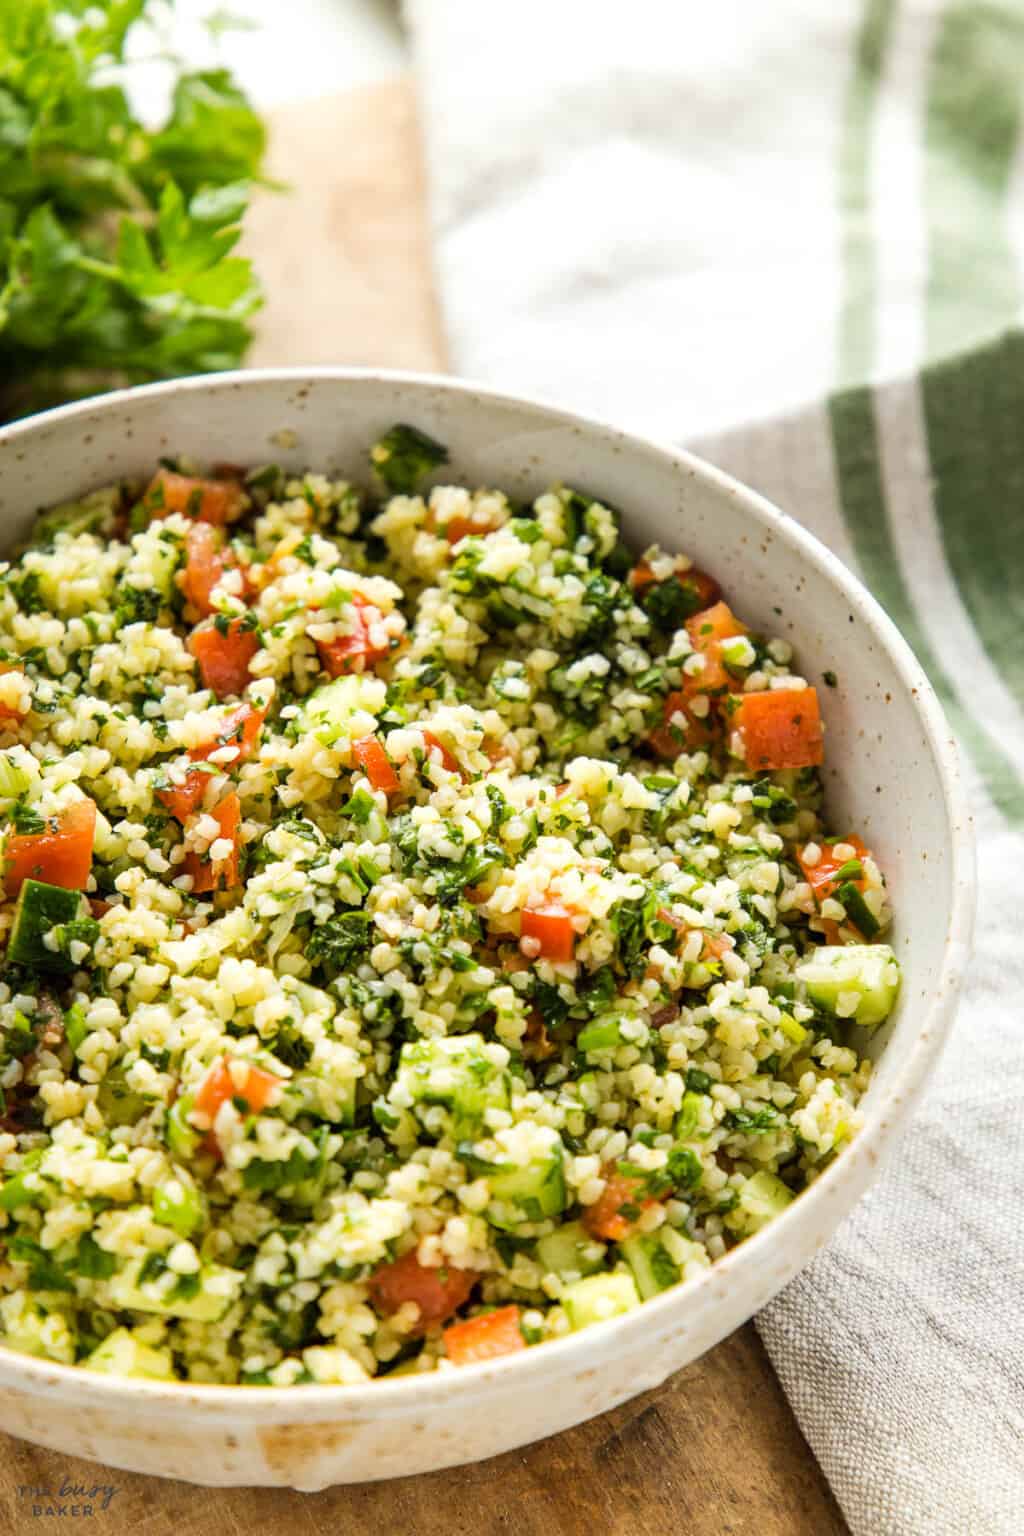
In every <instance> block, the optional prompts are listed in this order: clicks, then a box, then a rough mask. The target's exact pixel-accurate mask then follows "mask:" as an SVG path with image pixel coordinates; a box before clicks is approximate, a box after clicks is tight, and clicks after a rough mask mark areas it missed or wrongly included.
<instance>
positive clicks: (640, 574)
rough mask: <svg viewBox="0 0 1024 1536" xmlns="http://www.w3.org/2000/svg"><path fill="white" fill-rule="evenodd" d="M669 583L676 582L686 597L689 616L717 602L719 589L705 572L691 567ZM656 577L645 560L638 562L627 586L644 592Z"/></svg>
mask: <svg viewBox="0 0 1024 1536" xmlns="http://www.w3.org/2000/svg"><path fill="white" fill-rule="evenodd" d="M667 579H668V580H669V581H677V582H678V583H679V585H680V586H681V587H682V588H683V590H684V592H685V593H686V596H687V599H688V601H687V611H688V612H689V613H690V614H694V613H700V612H702V611H703V609H705V608H710V607H711V605H712V603H715V602H717V601H718V598H719V595H720V593H721V590H722V589H721V587H720V586H719V585H718V582H717V581H716V580H715V578H714V577H713V576H709V575H708V574H707V572H706V571H700V570H698V569H697V567H696V566H695V565H694V566H691V567H690V569H689V570H688V571H679V572H677V573H676V574H674V575H672V576H669V577H668V578H667ZM655 583H656V577H655V575H654V572H653V571H652V570H651V568H650V566H649V565H648V564H647V561H646V560H640V561H639V562H638V563H637V564H636V565H635V566H634V567H633V569H632V570H631V571H630V573H629V585H630V586H631V587H632V589H633V591H634V592H644V591H646V589H647V588H648V587H651V586H654V585H655Z"/></svg>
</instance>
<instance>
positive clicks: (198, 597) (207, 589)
mask: <svg viewBox="0 0 1024 1536" xmlns="http://www.w3.org/2000/svg"><path fill="white" fill-rule="evenodd" d="M228 564H229V562H228V559H227V556H226V555H225V552H224V549H223V544H222V535H221V533H220V530H219V529H217V528H215V527H214V526H213V525H212V524H211V523H195V524H194V525H193V526H192V527H191V528H190V529H189V531H188V536H187V538H186V540H185V575H184V579H183V581H182V591H183V592H184V593H185V596H186V597H187V598H188V600H189V602H190V603H191V604H192V606H193V608H195V609H196V611H197V612H198V613H199V614H201V615H202V617H203V618H204V619H205V618H208V617H209V615H210V614H211V613H212V612H213V607H212V605H211V603H210V593H211V592H212V591H213V589H214V587H215V586H216V585H217V583H218V582H219V581H220V579H221V577H222V576H223V575H224V573H225V571H227V569H228Z"/></svg>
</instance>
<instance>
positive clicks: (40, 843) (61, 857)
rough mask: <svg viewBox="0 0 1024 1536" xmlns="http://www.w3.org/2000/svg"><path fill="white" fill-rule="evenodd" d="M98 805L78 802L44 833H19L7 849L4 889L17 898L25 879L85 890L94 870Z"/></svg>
mask: <svg viewBox="0 0 1024 1536" xmlns="http://www.w3.org/2000/svg"><path fill="white" fill-rule="evenodd" d="M95 837H96V802H95V801H94V800H75V801H74V802H73V803H72V804H71V805H69V806H68V807H67V809H66V810H64V811H63V812H62V813H61V815H60V817H59V819H57V820H56V821H51V822H50V823H49V824H48V825H47V827H46V830H45V831H44V832H17V833H14V834H13V836H11V837H9V838H8V839H7V843H6V846H5V848H4V862H5V865H6V872H5V874H4V889H5V891H6V892H7V895H8V896H9V897H11V898H13V897H15V896H17V894H18V892H19V891H20V890H21V887H22V883H23V882H24V881H25V880H43V881H45V882H46V884H47V885H60V886H63V887H64V889H65V890H66V891H84V890H85V887H86V882H87V881H88V879H89V871H90V870H91V868H92V845H93V842H94V840H95Z"/></svg>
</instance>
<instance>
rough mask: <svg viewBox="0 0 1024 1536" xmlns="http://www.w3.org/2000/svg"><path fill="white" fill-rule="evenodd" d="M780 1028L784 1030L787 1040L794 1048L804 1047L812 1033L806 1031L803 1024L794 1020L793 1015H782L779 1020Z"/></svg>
mask: <svg viewBox="0 0 1024 1536" xmlns="http://www.w3.org/2000/svg"><path fill="white" fill-rule="evenodd" d="M779 1028H780V1029H781V1030H782V1033H783V1034H784V1035H785V1037H786V1039H787V1040H788V1041H789V1042H790V1044H791V1045H792V1046H794V1047H797V1046H801V1045H803V1043H804V1041H805V1040H806V1039H807V1036H808V1034H809V1033H810V1031H809V1030H806V1029H805V1028H804V1026H803V1025H802V1024H798V1023H797V1021H796V1019H794V1017H793V1015H792V1014H791V1013H784V1014H783V1015H782V1017H781V1019H780V1020H779Z"/></svg>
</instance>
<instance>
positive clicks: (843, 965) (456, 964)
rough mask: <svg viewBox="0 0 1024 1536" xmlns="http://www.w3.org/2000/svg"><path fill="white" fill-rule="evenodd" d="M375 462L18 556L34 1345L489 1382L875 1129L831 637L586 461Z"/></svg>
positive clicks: (1, 786) (12, 850) (27, 1209)
mask: <svg viewBox="0 0 1024 1536" xmlns="http://www.w3.org/2000/svg"><path fill="white" fill-rule="evenodd" d="M371 462H372V465H373V475H374V484H375V486H376V494H368V493H366V492H363V491H360V490H358V489H357V488H356V487H355V485H353V484H350V483H348V482H346V481H340V480H335V479H332V478H330V477H328V476H325V475H323V474H318V473H306V474H302V475H294V474H291V473H287V472H284V471H282V470H281V469H279V468H277V467H264V468H261V469H258V470H255V471H248V472H247V471H246V470H245V469H243V468H240V467H237V466H231V465H222V466H214V467H213V468H209V469H207V470H206V472H205V477H203V471H202V469H201V467H200V466H196V465H192V464H189V463H184V462H178V463H165V464H163V465H162V466H161V467H160V468H159V469H157V471H156V472H155V474H153V476H152V478H149V479H144V480H140V481H138V482H127V483H122V484H119V485H115V486H112V487H110V488H107V489H104V490H101V491H97V492H94V493H91V494H89V495H86V496H85V497H84V498H83V499H82V500H80V501H77V502H74V503H72V504H69V505H65V506H60V507H56V508H54V509H52V510H50V511H47V512H45V513H43V514H42V515H41V516H40V517H39V519H38V521H37V524H36V527H35V529H34V531H33V535H32V539H31V542H30V543H29V545H28V546H27V547H26V548H25V550H24V552H23V553H22V554H21V555H20V556H19V557H18V558H17V559H15V560H14V561H12V562H11V563H10V564H9V565H2V566H0V667H2V671H0V822H2V833H0V836H2V852H0V858H2V861H3V864H2V867H3V880H4V886H3V890H4V901H3V905H2V908H0V943H2V947H3V961H2V969H0V1089H2V1103H0V1175H2V1182H0V1228H2V1230H0V1337H2V1341H3V1342H4V1343H6V1345H8V1346H9V1347H10V1348H12V1349H15V1350H20V1351H25V1352H28V1353H30V1354H33V1355H37V1356H42V1357H45V1358H46V1359H49V1360H54V1361H60V1362H64V1363H67V1364H72V1363H74V1364H78V1365H81V1366H84V1367H86V1368H88V1369H90V1370H98V1371H107V1372H112V1373H116V1374H121V1375H128V1376H145V1377H152V1378H158V1379H167V1380H172V1379H176V1380H186V1381H192V1382H220V1383H240V1384H249V1385H254V1386H255V1385H259V1384H273V1385H279V1386H285V1385H291V1384H301V1383H305V1382H340V1383H347V1384H351V1383H358V1382H363V1381H366V1380H368V1379H369V1378H371V1377H379V1376H384V1375H395V1374H396V1373H402V1374H410V1373H413V1372H419V1371H429V1370H434V1369H444V1370H450V1369H454V1368H457V1367H458V1366H460V1365H463V1364H466V1363H468V1362H472V1361H476V1360H484V1359H488V1358H492V1357H494V1356H498V1355H504V1354H508V1353H511V1352H514V1351H519V1350H522V1349H526V1348H528V1347H532V1346H534V1345H537V1344H540V1343H542V1342H543V1341H544V1340H547V1339H551V1338H557V1337H560V1336H562V1335H564V1334H566V1333H568V1332H570V1331H572V1330H575V1329H580V1328H584V1327H586V1326H588V1325H589V1324H591V1323H594V1322H597V1321H600V1320H601V1319H604V1318H608V1317H611V1316H614V1315H616V1314H618V1313H621V1312H624V1311H627V1310H629V1309H631V1308H634V1307H637V1306H639V1305H640V1304H641V1303H642V1302H643V1301H645V1300H646V1299H647V1298H649V1297H651V1296H653V1295H655V1294H657V1293H658V1292H660V1291H663V1290H665V1289H666V1288H667V1287H669V1286H673V1285H676V1284H679V1283H681V1282H686V1281H687V1280H690V1279H692V1278H693V1277H694V1276H696V1275H698V1274H699V1273H700V1272H701V1271H702V1270H704V1269H705V1268H706V1267H707V1266H708V1265H709V1264H711V1263H713V1262H714V1261H715V1260H716V1259H717V1258H719V1257H720V1256H721V1255H722V1254H723V1253H725V1252H726V1250H727V1249H729V1248H730V1247H731V1246H733V1245H734V1244H736V1243H737V1242H740V1241H741V1240H743V1239H744V1238H745V1237H747V1236H749V1235H750V1234H752V1233H754V1232H757V1231H758V1230H759V1228H761V1227H762V1226H763V1225H764V1224H765V1223H766V1222H768V1221H770V1220H771V1219H772V1217H773V1216H775V1215H776V1214H777V1213H778V1212H780V1211H781V1210H783V1209H784V1207H785V1206H786V1205H788V1203H789V1202H790V1201H791V1200H792V1199H793V1198H794V1196H796V1195H797V1194H798V1193H799V1192H800V1190H802V1189H803V1188H805V1187H806V1185H807V1184H808V1183H809V1182H810V1181H812V1180H813V1179H814V1178H816V1177H817V1176H818V1174H820V1172H821V1171H822V1169H823V1168H825V1167H826V1166H827V1165H828V1163H829V1162H830V1160H831V1159H832V1158H834V1157H835V1156H836V1154H837V1152H838V1151H839V1150H840V1149H841V1148H842V1147H843V1145H844V1143H846V1142H847V1141H849V1139H850V1138H851V1137H853V1136H854V1135H855V1134H856V1132H857V1129H858V1124H859V1121H860V1113H859V1111H858V1107H857V1105H858V1101H859V1099H860V1098H861V1095H862V1094H863V1092H864V1090H865V1087H866V1085H867V1082H868V1079H869V1070H870V1065H869V1063H868V1061H866V1060H863V1059H861V1058H860V1056H859V1054H858V1051H857V1049H856V1048H855V1045H854V1044H851V1043H850V1038H849V1031H850V1026H851V1025H852V1024H855V1025H860V1026H868V1027H871V1026H874V1025H876V1024H878V1023H880V1022H881V1020H882V1019H884V1018H885V1017H886V1016H887V1014H888V1013H889V1011H890V1009H891V1007H892V1005H893V1002H894V1000H895V996H896V992H897V988H898V984H899V972H898V968H897V965H896V962H895V960H894V957H893V953H892V950H891V949H890V948H889V947H888V946H887V945H886V944H884V943H880V942H879V936H880V935H881V934H882V933H883V932H884V930H885V928H886V925H887V923H888V921H889V917H890V913H889V909H888V906H887V901H886V892H885V885H884V881H883V877H882V874H881V871H880V870H879V868H878V865H877V864H876V862H875V860H874V859H873V858H872V856H871V853H870V852H869V850H868V849H867V848H866V847H865V846H864V845H863V843H862V842H861V841H860V840H859V839H858V837H857V836H856V835H854V834H853V833H846V832H841V833H840V835H839V836H830V835H828V832H827V829H826V827H825V826H824V825H823V823H822V821H821V819H820V803H821V782H820V775H819V766H820V764H821V762H822V751H823V740H822V730H821V725H820V721H819V714H818V698H817V694H816V691H815V689H814V687H813V686H811V685H809V684H808V683H807V682H806V681H805V680H804V679H803V678H802V677H800V676H798V675H795V673H794V672H793V671H792V670H791V667H792V659H791V651H790V646H789V645H788V644H787V643H786V642H785V641H783V640H780V639H771V638H767V637H764V636H762V635H759V634H757V633H753V632H751V631H750V630H748V628H747V626H746V625H745V624H744V623H743V621H742V618H741V617H737V616H736V614H734V613H733V611H732V609H731V607H730V606H729V605H728V603H727V601H726V600H725V598H724V597H723V595H722V593H721V592H720V590H719V587H718V584H717V582H716V581H715V579H714V577H713V575H711V574H708V573H705V572H703V571H700V570H697V569H695V568H694V566H693V565H692V563H691V562H690V561H689V560H688V559H687V558H686V557H685V556H682V555H674V554H666V553H663V552H662V551H661V550H660V549H657V548H652V549H648V550H647V551H646V552H645V553H643V554H642V556H640V558H636V557H634V555H632V554H630V552H629V551H628V550H627V549H626V548H625V546H624V545H623V543H622V542H621V540H620V536H619V528H618V518H617V515H616V513H615V512H614V511H613V510H612V509H611V508H610V507H607V506H605V505H603V504H602V503H601V502H600V501H597V500H594V499H592V498H591V497H590V496H588V495H584V494H582V493H581V492H580V491H578V490H573V489H569V488H567V487H565V486H556V487H555V488H554V489H552V490H550V491H548V492H547V493H545V494H544V495H541V496H539V497H538V498H537V500H536V501H535V502H533V504H532V505H516V504H514V503H513V502H512V501H511V500H510V499H509V498H508V497H507V496H506V495H504V494H503V493H502V492H501V491H500V490H492V489H480V490H467V489H463V488H462V487H459V486H453V485H443V484H442V485H437V486H436V487H435V488H434V489H433V490H431V491H429V493H427V494H423V495H420V494H418V493H417V486H419V485H420V484H422V483H423V480H424V479H425V478H426V477H427V476H428V475H431V474H432V475H433V478H435V479H436V478H437V472H438V470H439V468H440V466H441V465H443V463H444V462H446V454H445V451H444V449H443V448H442V447H440V445H438V444H436V443H434V442H433V441H432V440H431V439H430V438H427V437H425V436H424V435H423V434H422V433H420V432H418V431H417V430H415V429H413V428H409V427H402V426H400V427H396V428H394V429H393V430H392V431H391V432H389V433H388V434H387V435H386V436H385V437H384V438H383V439H382V440H381V442H379V443H378V444H377V445H376V446H375V447H374V448H373V450H372V452H371ZM730 600H732V599H731V598H730ZM735 601H736V604H737V608H738V610H739V613H740V614H742V593H737V594H735ZM829 680H830V681H831V677H829ZM854 1039H856V1036H854Z"/></svg>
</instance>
